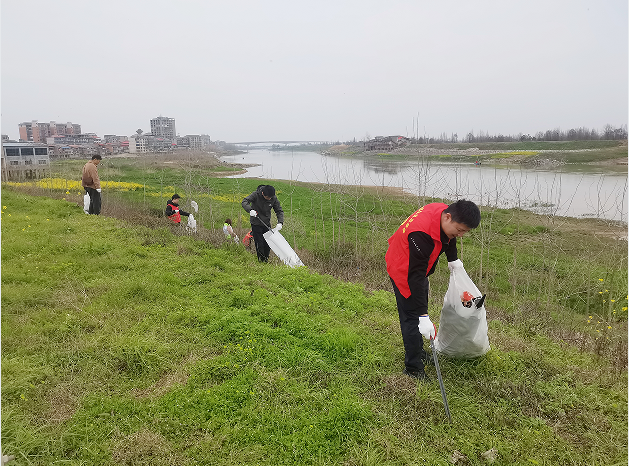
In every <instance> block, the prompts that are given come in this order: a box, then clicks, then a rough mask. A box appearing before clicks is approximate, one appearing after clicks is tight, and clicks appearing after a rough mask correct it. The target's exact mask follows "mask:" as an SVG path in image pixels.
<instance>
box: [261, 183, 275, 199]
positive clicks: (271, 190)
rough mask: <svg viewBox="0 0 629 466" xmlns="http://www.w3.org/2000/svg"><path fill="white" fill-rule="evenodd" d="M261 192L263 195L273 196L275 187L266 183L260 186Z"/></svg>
mask: <svg viewBox="0 0 629 466" xmlns="http://www.w3.org/2000/svg"><path fill="white" fill-rule="evenodd" d="M262 194H264V195H265V196H269V197H273V196H275V188H274V187H273V186H271V185H266V186H264V187H263V188H262Z"/></svg>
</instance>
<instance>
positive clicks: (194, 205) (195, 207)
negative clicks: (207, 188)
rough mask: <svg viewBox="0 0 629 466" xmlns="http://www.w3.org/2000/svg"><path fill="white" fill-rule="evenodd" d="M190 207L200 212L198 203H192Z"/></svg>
mask: <svg viewBox="0 0 629 466" xmlns="http://www.w3.org/2000/svg"><path fill="white" fill-rule="evenodd" d="M190 205H191V206H192V208H193V209H194V211H195V212H199V204H197V203H196V201H190Z"/></svg>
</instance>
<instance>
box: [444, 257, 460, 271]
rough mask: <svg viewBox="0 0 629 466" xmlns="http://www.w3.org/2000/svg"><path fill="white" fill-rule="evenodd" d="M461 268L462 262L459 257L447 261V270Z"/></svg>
mask: <svg viewBox="0 0 629 466" xmlns="http://www.w3.org/2000/svg"><path fill="white" fill-rule="evenodd" d="M462 268H463V262H461V259H457V260H455V261H452V262H448V270H449V271H450V272H452V271H453V270H454V269H462Z"/></svg>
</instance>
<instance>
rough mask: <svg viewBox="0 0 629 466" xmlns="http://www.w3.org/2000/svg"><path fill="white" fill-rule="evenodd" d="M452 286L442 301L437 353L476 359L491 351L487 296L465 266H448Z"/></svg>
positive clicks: (461, 264)
mask: <svg viewBox="0 0 629 466" xmlns="http://www.w3.org/2000/svg"><path fill="white" fill-rule="evenodd" d="M448 268H449V269H450V284H449V285H448V291H446V295H445V297H444V299H443V309H442V310H441V317H440V319H439V333H438V334H437V338H436V339H435V349H436V351H437V352H439V353H442V354H445V355H447V356H452V357H458V358H475V357H478V356H482V355H483V354H485V353H487V351H489V338H488V336H487V313H486V311H485V295H483V294H482V293H481V292H480V291H479V290H478V288H477V287H476V285H475V284H474V282H473V281H472V279H471V278H470V277H469V276H468V275H467V272H466V271H465V268H464V267H463V263H462V262H461V261H460V260H456V261H453V262H449V263H448Z"/></svg>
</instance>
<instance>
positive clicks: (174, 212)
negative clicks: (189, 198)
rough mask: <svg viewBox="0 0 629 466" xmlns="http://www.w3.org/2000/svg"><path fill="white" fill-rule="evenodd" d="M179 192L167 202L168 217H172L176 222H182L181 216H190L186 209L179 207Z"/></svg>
mask: <svg viewBox="0 0 629 466" xmlns="http://www.w3.org/2000/svg"><path fill="white" fill-rule="evenodd" d="M179 199H181V196H179V194H173V197H172V199H171V200H170V201H168V202H167V203H166V217H168V218H169V219H171V220H172V221H173V222H175V223H181V216H182V215H183V216H184V217H188V216H189V215H190V214H189V213H188V212H186V211H185V210H181V209H180V208H179Z"/></svg>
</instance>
